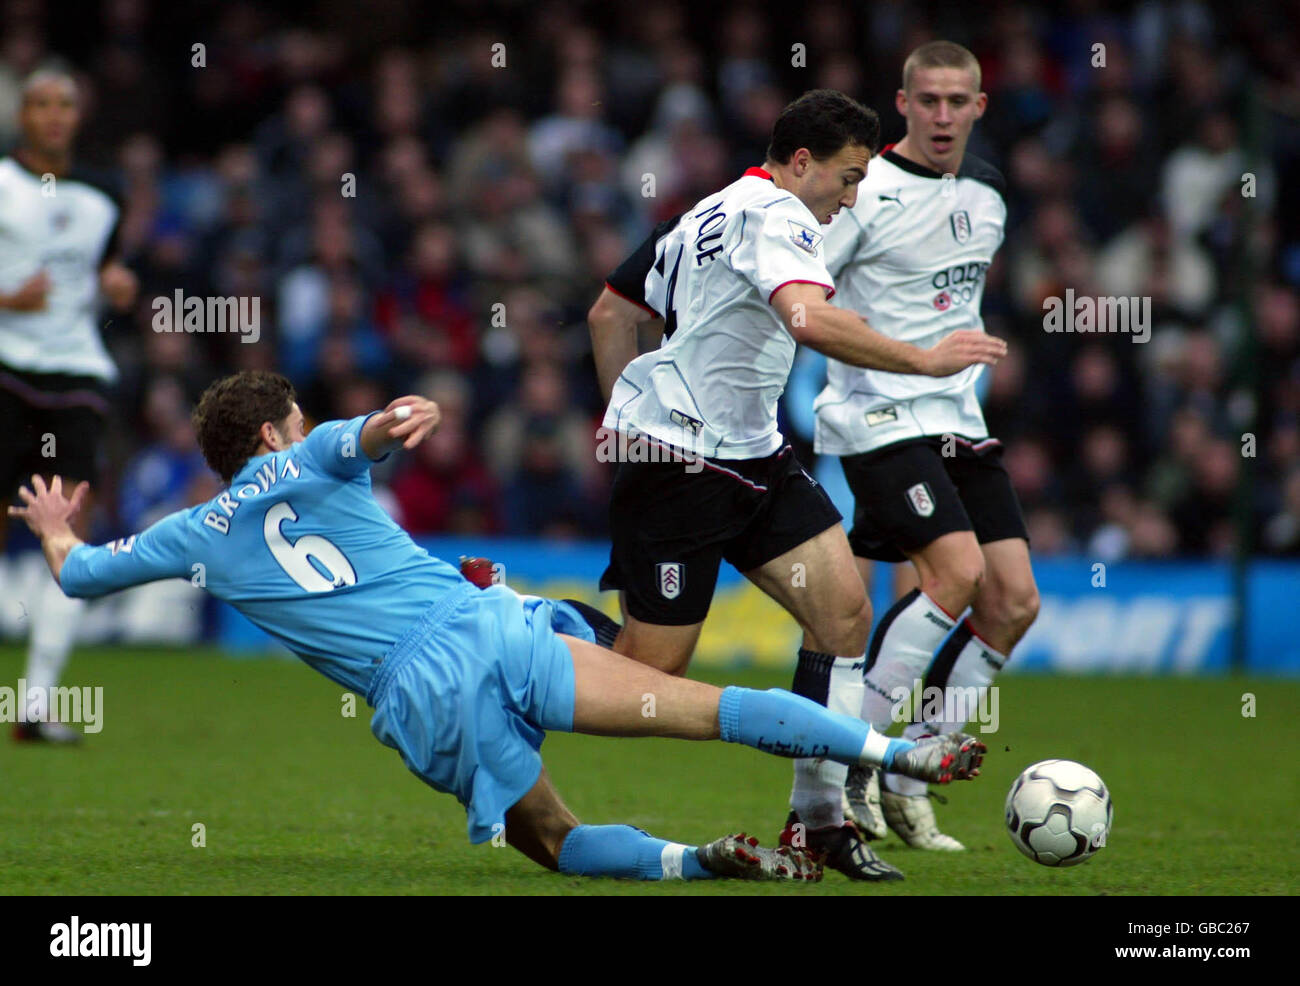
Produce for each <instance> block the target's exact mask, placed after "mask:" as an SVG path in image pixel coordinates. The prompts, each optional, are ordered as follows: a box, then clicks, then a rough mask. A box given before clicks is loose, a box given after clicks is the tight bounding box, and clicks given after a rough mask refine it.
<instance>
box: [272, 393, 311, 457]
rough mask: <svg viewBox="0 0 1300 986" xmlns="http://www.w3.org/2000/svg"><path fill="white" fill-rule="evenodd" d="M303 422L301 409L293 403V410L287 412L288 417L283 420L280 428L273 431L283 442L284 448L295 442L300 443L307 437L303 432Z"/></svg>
mask: <svg viewBox="0 0 1300 986" xmlns="http://www.w3.org/2000/svg"><path fill="white" fill-rule="evenodd" d="M305 421H306V419H305V418H304V417H303V414H302V409H301V408H299V407H298V405H297V404H296V403H295V404H294V405H293V410H292V411H290V412H289V416H288V417H287V418H285V419H284V421H283V422H282V423H281V425H280V427H278V428H276V429H275V430H276V431H278V432H279V433H280V437H281V438H282V439H283V440H284V442H285V445H286V447H287V446H289V445H292V444H294V443H295V442H301V441H302V440H303V439H304V438H306V437H307V433H306V432H305V431H303V426H304V424H305Z"/></svg>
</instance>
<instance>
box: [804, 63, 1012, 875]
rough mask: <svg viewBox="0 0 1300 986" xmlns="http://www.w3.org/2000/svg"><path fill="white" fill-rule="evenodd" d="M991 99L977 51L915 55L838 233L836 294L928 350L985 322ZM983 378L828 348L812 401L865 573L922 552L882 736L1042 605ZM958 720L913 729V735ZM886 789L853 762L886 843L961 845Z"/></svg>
mask: <svg viewBox="0 0 1300 986" xmlns="http://www.w3.org/2000/svg"><path fill="white" fill-rule="evenodd" d="M987 102H988V97H987V96H986V95H985V94H984V93H983V92H981V91H980V66H979V62H978V61H976V59H975V56H974V55H972V54H971V53H970V52H969V51H967V50H966V49H965V48H963V47H961V46H960V45H956V44H952V43H951V42H946V41H936V42H931V43H929V44H926V45H922V46H921V47H920V48H918V49H916V50H915V51H914V52H912V54H911V55H910V56H909V57H908V59H907V61H906V63H905V65H904V68H903V88H902V89H900V90H899V91H898V94H897V107H898V111H899V113H901V114H902V115H903V116H904V117H905V118H906V119H907V135H906V136H905V137H904V138H903V139H902V140H901V141H899V143H898V144H896V145H891V146H889V147H886V148H885V150H884V151H883V152H882V154H881V156H880V158H879V159H878V160H877V161H876V162H874V163H873V164H872V167H871V172H870V174H869V175H868V176H867V178H866V180H865V181H863V183H862V185H861V187H860V188H859V191H858V199H857V202H856V204H855V205H854V206H853V207H852V208H850V209H847V210H845V211H844V212H843V213H842V214H841V215H840V217H839V218H838V219H837V220H836V221H835V223H834V224H832V226H831V228H830V229H829V230H828V231H827V233H826V264H827V267H828V268H829V270H830V272H831V274H832V275H833V276H834V277H835V284H836V286H837V287H838V288H839V292H838V295H837V297H836V299H835V303H836V304H837V305H841V306H843V307H844V308H847V309H849V310H851V311H854V312H857V313H858V314H860V315H862V316H863V317H864V318H865V319H867V320H868V321H869V322H870V323H871V325H872V327H873V328H875V329H877V330H878V331H880V332H882V333H884V334H885V335H887V336H889V337H890V338H892V339H898V340H900V341H906V342H910V343H913V344H915V345H918V346H933V345H936V344H939V343H940V342H941V341H942V340H943V339H945V338H948V337H949V336H950V335H951V334H953V333H957V332H962V331H975V332H983V331H984V323H983V320H982V319H981V318H980V299H981V298H982V296H983V292H984V276H985V272H986V271H987V270H988V267H989V265H990V264H991V263H992V262H993V255H994V253H995V252H996V251H997V249H998V247H999V246H1000V245H1001V243H1002V237H1003V230H1004V227H1005V224H1006V215H1007V209H1006V203H1005V201H1004V197H1003V196H1004V188H1005V185H1004V182H1003V179H1002V175H1001V174H999V173H998V171H997V170H996V169H994V168H993V167H992V166H991V165H989V164H988V163H986V162H984V161H982V160H980V159H979V158H977V157H975V156H974V155H971V154H967V153H966V143H967V141H968V140H969V139H970V135H971V130H972V128H973V127H974V125H975V121H976V120H977V119H979V118H980V116H982V115H983V113H984V108H985V106H986V105H987ZM983 371H984V368H983V366H979V365H976V366H972V367H970V368H968V369H966V370H963V371H962V372H960V373H958V374H956V375H954V376H951V377H946V378H943V379H935V378H933V377H927V376H918V375H911V374H907V375H900V374H895V373H880V372H877V371H875V370H871V369H862V368H860V367H856V366H852V365H850V364H848V363H846V362H843V361H840V360H836V359H833V358H832V359H831V360H830V361H829V367H828V371H827V376H828V383H827V386H826V389H825V390H823V391H822V393H821V395H820V396H819V397H818V399H817V403H816V414H817V424H816V450H817V452H818V453H821V454H826V455H838V456H840V457H841V462H842V463H843V466H844V475H845V478H846V479H847V480H848V484H849V487H850V489H851V490H852V491H853V496H854V502H855V513H854V518H853V529H852V531H851V532H850V534H849V543H850V544H851V545H852V548H853V553H854V555H856V556H857V558H858V562H859V565H860V567H861V569H862V571H863V578H864V580H865V579H866V578H867V574H868V571H869V568H870V561H869V559H877V560H880V561H893V562H899V561H903V560H905V559H907V560H910V561H911V562H912V564H913V565H914V566H915V568H916V572H917V575H918V576H919V578H920V586H919V588H915V589H912V591H910V592H908V593H906V594H905V595H903V596H902V598H900V599H899V600H898V602H897V603H895V605H894V606H893V607H892V608H891V609H890V610H889V611H888V612H887V613H885V615H884V616H883V617H881V619H880V622H879V623H878V624H877V626H876V629H875V632H874V633H873V635H872V639H871V646H870V649H869V650H868V652H867V670H866V691H865V692H864V694H863V704H862V716H863V718H864V719H866V720H867V721H868V722H870V723H872V724H874V725H875V727H876V728H877V729H884V728H886V727H887V726H888V725H889V723H890V721H891V710H892V708H893V706H894V704H895V702H896V700H897V693H896V689H899V688H906V689H909V690H910V689H912V687H913V683H914V682H915V681H916V680H922V679H923V680H924V685H925V687H927V688H928V687H931V686H933V687H937V688H946V687H951V688H963V689H968V688H974V689H985V688H987V687H988V686H989V684H990V683H991V682H992V681H993V679H994V677H995V676H996V675H997V673H998V672H999V671H1000V670H1001V669H1002V667H1003V665H1005V664H1006V662H1007V658H1008V655H1009V654H1010V653H1011V649H1012V648H1013V647H1014V646H1015V645H1016V643H1017V641H1019V640H1020V638H1021V637H1023V636H1024V634H1025V631H1026V630H1028V629H1029V626H1030V624H1031V623H1033V621H1034V617H1035V616H1036V615H1037V612H1038V590H1037V588H1036V586H1035V583H1034V575H1033V571H1032V569H1031V567H1030V563H1029V536H1028V533H1027V531H1026V528H1025V521H1024V518H1023V517H1022V515H1021V510H1020V504H1019V501H1018V500H1017V498H1016V494H1015V491H1014V490H1013V489H1012V487H1011V480H1010V478H1009V477H1008V475H1007V472H1006V469H1005V468H1003V465H1002V445H1001V443H1000V442H999V441H998V440H997V439H996V438H993V437H990V436H989V433H988V428H987V427H986V426H985V424H984V415H983V413H982V412H981V410H980V404H979V400H978V397H977V395H976V383H977V381H978V379H979V377H980V375H981V373H983ZM968 606H969V607H970V608H971V613H970V616H969V617H968V618H967V619H965V620H964V621H962V622H961V623H960V624H958V620H959V618H960V617H961V614H962V613H963V612H964V611H965V610H966V608H967V607H968ZM954 627H955V629H954ZM964 725H965V722H934V723H914V724H912V725H910V726H909V727H908V728H907V730H906V733H905V735H908V736H918V735H921V734H922V733H925V732H934V731H938V732H948V731H951V730H954V729H959V728H961V727H962V726H964ZM880 783H881V782H880V779H879V778H878V777H876V776H875V775H874V774H873V773H871V772H866V771H862V770H860V769H854V770H852V771H850V775H849V784H848V787H847V789H846V790H847V792H848V794H847V800H848V804H849V810H850V813H851V814H852V815H853V816H854V818H855V819H856V820H857V822H858V824H859V827H860V828H861V829H862V830H863V832H864V833H865V834H868V835H869V836H871V837H873V838H880V837H882V836H884V835H885V834H886V824H887V825H888V827H889V828H892V829H893V830H894V831H895V832H896V833H897V834H898V835H899V836H901V837H902V838H903V840H904V841H905V842H907V843H908V844H909V845H912V846H916V847H918V848H923V849H939V850H959V849H961V848H963V847H962V845H961V843H959V842H958V841H957V840H955V839H953V838H951V837H950V836H948V835H945V834H943V833H942V832H940V831H939V829H938V825H937V823H936V820H935V816H934V809H933V808H932V807H931V805H930V801H929V798H928V797H927V796H926V788H925V785H924V784H923V783H916V782H913V781H911V780H909V779H907V778H902V777H894V776H889V775H887V776H886V777H885V778H884V781H883V790H880ZM882 807H883V812H882V810H881V809H882ZM882 816H883V817H882Z"/></svg>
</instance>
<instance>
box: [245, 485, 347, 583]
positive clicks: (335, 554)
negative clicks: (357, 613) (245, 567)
mask: <svg viewBox="0 0 1300 986" xmlns="http://www.w3.org/2000/svg"><path fill="white" fill-rule="evenodd" d="M297 519H298V514H297V512H296V511H295V510H294V509H293V507H292V506H290V504H289V501H288V500H284V501H282V502H280V503H277V504H276V505H275V506H273V507H272V508H271V509H270V510H268V511H267V512H266V520H264V521H263V522H262V535H263V536H264V537H265V538H266V546H267V547H268V548H270V549H271V554H272V556H273V557H274V558H275V560H276V562H278V563H279V565H280V567H281V568H283V569H284V571H285V574H286V575H288V576H289V578H291V579H293V580H294V581H295V582H297V583H298V585H300V586H302V587H303V588H304V589H306V590H307V591H308V592H330V591H332V590H334V589H339V588H342V587H343V586H345V585H356V584H357V573H356V570H355V569H353V567H352V563H351V562H350V561H348V559H347V556H346V555H345V554H343V552H342V551H340V550H339V548H338V546H337V545H336V544H335V543H334V542H333V541H331V540H329V539H328V538H324V537H321V536H320V535H319V534H304V535H303V536H302V537H300V538H299V539H298V540H297V541H292V542H291V541H289V539H288V538H286V537H285V536H284V534H283V533H281V531H280V525H281V524H283V523H284V522H285V521H286V520H288V521H296V520H297ZM313 558H314V559H316V563H317V564H318V565H320V566H321V567H322V568H324V569H326V570H327V571H328V572H329V573H330V577H329V578H326V577H325V576H324V575H322V574H321V573H320V571H319V570H318V569H317V568H316V565H313V564H312V563H311V559H313Z"/></svg>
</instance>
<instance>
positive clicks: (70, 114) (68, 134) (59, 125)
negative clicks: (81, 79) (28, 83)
mask: <svg viewBox="0 0 1300 986" xmlns="http://www.w3.org/2000/svg"><path fill="white" fill-rule="evenodd" d="M19 123H20V125H21V126H22V130H23V139H24V141H25V142H26V143H27V145H28V146H29V147H31V148H32V149H33V150H36V151H39V152H40V153H42V154H65V153H67V151H68V150H69V148H71V146H72V140H73V138H74V137H76V135H77V126H78V125H79V124H80V123H81V109H80V108H79V107H78V105H77V91H76V88H75V87H74V86H73V85H72V83H71V82H70V81H68V80H66V79H48V80H46V81H44V82H41V83H39V84H37V85H36V86H34V87H33V88H32V89H31V90H30V91H29V92H28V93H27V96H26V99H24V100H23V107H22V111H21V112H20V114H19Z"/></svg>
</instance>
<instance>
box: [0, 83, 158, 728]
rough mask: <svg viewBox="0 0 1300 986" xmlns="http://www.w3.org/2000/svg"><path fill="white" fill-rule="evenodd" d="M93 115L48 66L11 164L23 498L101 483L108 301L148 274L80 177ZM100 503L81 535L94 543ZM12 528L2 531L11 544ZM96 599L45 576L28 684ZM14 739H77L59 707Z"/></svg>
mask: <svg viewBox="0 0 1300 986" xmlns="http://www.w3.org/2000/svg"><path fill="white" fill-rule="evenodd" d="M80 120H81V110H80V106H79V103H78V96H77V87H76V83H75V82H74V81H73V79H72V77H71V76H69V75H67V74H66V73H64V72H61V71H58V70H53V69H43V70H38V71H36V72H34V73H33V74H32V75H31V76H30V77H29V78H28V79H27V80H26V82H25V83H24V85H23V90H22V104H21V109H20V114H19V122H20V127H21V131H22V139H21V142H20V145H19V146H18V148H17V149H15V151H14V153H13V156H12V157H6V158H3V159H0V420H2V421H3V422H4V426H3V428H2V429H0V483H3V484H4V494H5V495H9V494H13V493H16V492H17V491H18V488H19V486H20V485H21V483H22V482H23V481H24V480H25V479H27V478H29V477H30V476H31V475H32V474H33V473H39V474H40V475H42V476H47V477H49V476H53V475H55V474H56V473H61V474H62V475H64V476H66V477H68V478H70V479H73V480H88V481H93V480H94V479H95V478H96V477H95V471H96V470H95V462H96V458H97V453H98V447H99V438H100V434H101V432H102V430H103V421H104V416H105V414H107V413H108V410H109V404H108V399H107V396H106V393H105V390H106V387H107V385H108V384H109V383H111V382H112V381H113V380H114V379H115V378H116V376H117V369H116V367H115V366H114V365H113V361H112V359H111V358H110V357H109V355H108V352H107V350H105V348H104V343H103V341H102V340H101V339H100V336H99V307H100V302H101V299H106V300H107V301H108V302H109V304H110V305H112V306H113V307H114V308H116V309H118V310H122V309H125V308H128V307H129V306H130V305H131V303H132V302H133V300H134V298H135V294H136V279H135V275H134V274H132V273H131V271H130V270H128V269H127V268H126V267H124V266H123V265H122V264H121V263H120V262H118V261H117V259H116V257H115V255H114V248H113V243H112V240H113V236H114V232H115V230H116V228H117V223H118V216H119V209H118V206H117V204H116V203H115V202H114V201H113V199H112V198H111V197H110V196H109V195H107V194H106V193H105V192H103V191H102V190H101V189H99V188H97V187H95V186H94V185H93V184H91V183H90V182H88V181H86V180H85V179H84V178H82V177H80V176H79V175H78V174H77V173H76V172H74V171H73V170H72V143H73V140H74V138H75V137H76V133H77V127H78V124H79V123H80ZM89 516H90V506H89V504H87V505H86V506H84V507H83V509H82V510H81V513H80V514H79V520H78V527H79V529H78V534H79V535H80V536H81V537H82V538H83V539H84V538H85V537H86V536H87V533H88V532H87V529H86V528H87V526H88V524H87V520H86V518H88V517H89ZM5 533H6V527H5V525H4V524H0V548H3V543H4V537H5ZM84 607H85V602H84V601H83V600H80V599H68V598H67V597H66V596H64V595H63V593H62V592H60V591H59V587H58V586H57V585H56V584H55V583H54V581H53V580H52V579H44V580H43V581H42V582H41V583H40V585H39V587H38V589H37V590H36V592H35V593H34V596H33V598H31V599H29V600H28V601H27V606H26V609H27V613H28V616H29V620H30V625H31V638H30V641H29V644H28V652H27V668H26V671H25V672H24V677H25V678H26V681H27V688H28V692H29V694H35V695H48V689H50V688H53V687H54V686H55V685H57V684H58V682H59V677H60V675H61V673H62V671H63V667H64V665H65V664H66V663H67V660H68V655H69V653H70V652H71V650H72V644H73V641H74V639H75V636H76V632H77V627H78V624H79V623H80V617H81V612H82V610H83V608H84ZM17 711H18V718H19V722H18V723H17V724H16V726H15V732H14V735H15V737H16V738H18V739H24V740H49V741H58V742H73V741H75V740H76V739H78V738H80V734H79V733H76V732H74V731H73V730H70V729H68V728H67V727H66V726H63V725H61V724H59V723H54V722H49V721H48V712H49V710H48V708H32V709H19V710H17Z"/></svg>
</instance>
